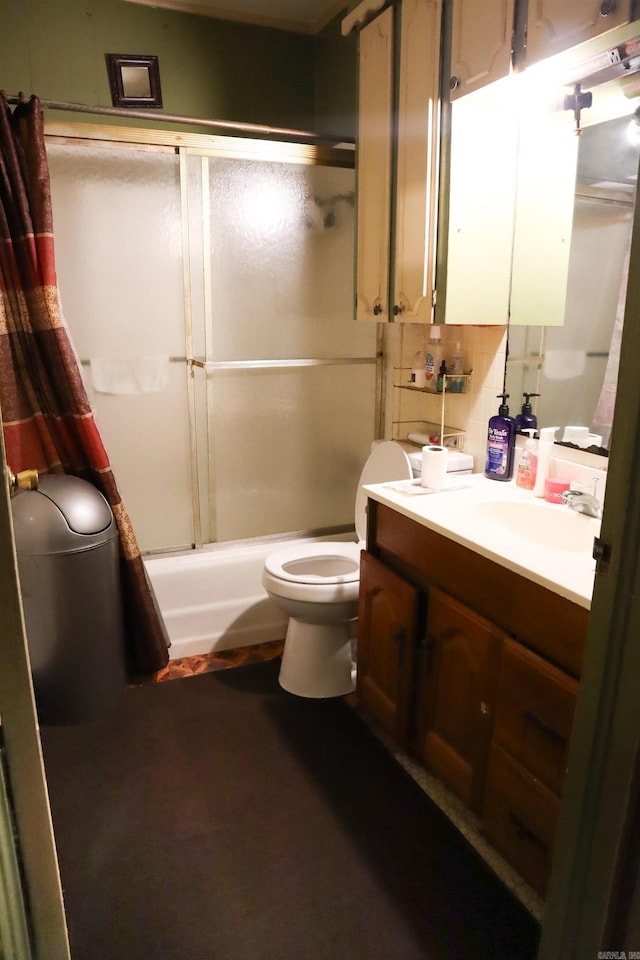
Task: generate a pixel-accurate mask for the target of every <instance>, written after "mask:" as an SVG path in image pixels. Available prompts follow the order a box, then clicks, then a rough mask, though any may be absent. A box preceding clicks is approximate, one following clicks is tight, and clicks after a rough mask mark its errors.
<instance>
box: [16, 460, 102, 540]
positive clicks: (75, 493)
mask: <svg viewBox="0 0 640 960" xmlns="http://www.w3.org/2000/svg"><path fill="white" fill-rule="evenodd" d="M11 510H12V514H13V526H14V532H15V539H16V551H17V552H18V553H19V554H21V553H27V554H57V553H76V552H78V551H79V550H90V549H92V548H93V547H96V546H98V545H99V544H101V543H107V542H108V541H109V540H112V539H113V538H114V537H116V536H117V535H118V529H117V526H116V523H115V521H114V519H113V514H112V512H111V508H110V506H109V504H108V503H107V501H106V500H105V498H104V497H103V496H102V494H101V493H100V491H99V490H97V489H96V488H95V487H94V486H93V485H92V484H91V483H89V482H88V481H86V480H81V479H80V478H79V477H73V476H70V475H68V474H54V475H47V476H44V477H40V479H39V481H38V489H37V490H18V491H17V492H16V493H15V495H14V496H13V498H12V500H11Z"/></svg>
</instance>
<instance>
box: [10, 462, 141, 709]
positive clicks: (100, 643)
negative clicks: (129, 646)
mask: <svg viewBox="0 0 640 960" xmlns="http://www.w3.org/2000/svg"><path fill="white" fill-rule="evenodd" d="M11 507H12V514H13V524H14V531H15V540H16V552H17V556H18V571H19V574H20V588H21V592H22V602H23V605H24V614H25V623H26V629H27V644H28V647H29V656H30V659H31V672H32V678H33V686H34V693H35V699H36V707H37V711H38V719H39V720H40V723H42V724H70V723H81V722H84V721H86V720H92V719H95V718H97V717H98V716H100V715H101V714H103V713H105V712H106V711H107V710H109V709H110V708H111V707H113V706H114V705H115V704H116V703H117V701H118V700H119V698H120V696H121V694H122V693H123V692H124V689H125V685H126V679H125V657H124V630H123V621H122V602H121V592H120V572H119V559H118V529H117V526H116V523H115V520H114V517H113V514H112V512H111V508H110V507H109V504H108V503H107V501H106V500H105V498H104V497H103V496H102V494H101V493H100V492H99V491H98V490H97V489H96V488H95V487H94V486H92V484H90V483H88V482H87V481H85V480H80V479H79V478H78V477H72V476H68V475H54V476H44V477H41V478H40V479H39V481H38V486H37V489H35V490H17V491H16V493H15V494H14V496H13V498H12V501H11Z"/></svg>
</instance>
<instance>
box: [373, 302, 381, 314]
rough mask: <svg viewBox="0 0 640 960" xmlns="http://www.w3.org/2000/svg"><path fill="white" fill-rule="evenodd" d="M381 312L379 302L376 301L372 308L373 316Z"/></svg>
mask: <svg viewBox="0 0 640 960" xmlns="http://www.w3.org/2000/svg"><path fill="white" fill-rule="evenodd" d="M381 313H382V307H381V306H380V304H379V303H376V305H375V307H374V308H373V315H374V317H379V316H380V314H381Z"/></svg>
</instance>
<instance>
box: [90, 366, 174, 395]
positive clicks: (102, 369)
mask: <svg viewBox="0 0 640 960" xmlns="http://www.w3.org/2000/svg"><path fill="white" fill-rule="evenodd" d="M90 366H91V378H92V380H93V386H94V389H95V390H96V391H97V392H98V393H116V394H134V393H162V391H163V390H166V389H167V383H168V380H169V357H132V358H130V359H112V358H109V357H92V358H91V360H90Z"/></svg>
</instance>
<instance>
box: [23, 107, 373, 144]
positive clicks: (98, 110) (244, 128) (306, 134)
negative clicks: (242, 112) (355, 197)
mask: <svg viewBox="0 0 640 960" xmlns="http://www.w3.org/2000/svg"><path fill="white" fill-rule="evenodd" d="M24 99H25V98H24V97H22V96H20V95H18V96H7V102H8V103H11V104H16V103H21V102H23V101H24ZM40 106H41V107H42V108H43V109H45V110H69V111H70V112H72V113H92V114H99V115H101V116H105V117H133V118H134V119H135V120H161V121H163V122H165V123H185V124H192V125H193V126H199V127H218V128H221V129H223V130H233V131H236V132H237V133H260V134H263V135H264V136H269V137H295V138H296V139H298V140H300V139H305V140H315V141H320V142H322V143H329V144H332V145H334V146H337V145H338V144H341V143H345V144H347V143H348V144H353V143H355V140H354V138H353V137H342V136H340V137H330V136H325V135H323V134H320V133H312V132H310V131H309V130H291V129H289V128H288V127H270V126H265V125H264V124H260V123H241V122H239V121H234V120H206V119H204V118H201V117H185V116H181V115H180V114H175V113H151V112H150V111H148V110H129V109H128V108H127V109H125V108H118V107H95V106H90V105H89V104H86V103H66V102H65V101H63V100H40Z"/></svg>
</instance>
